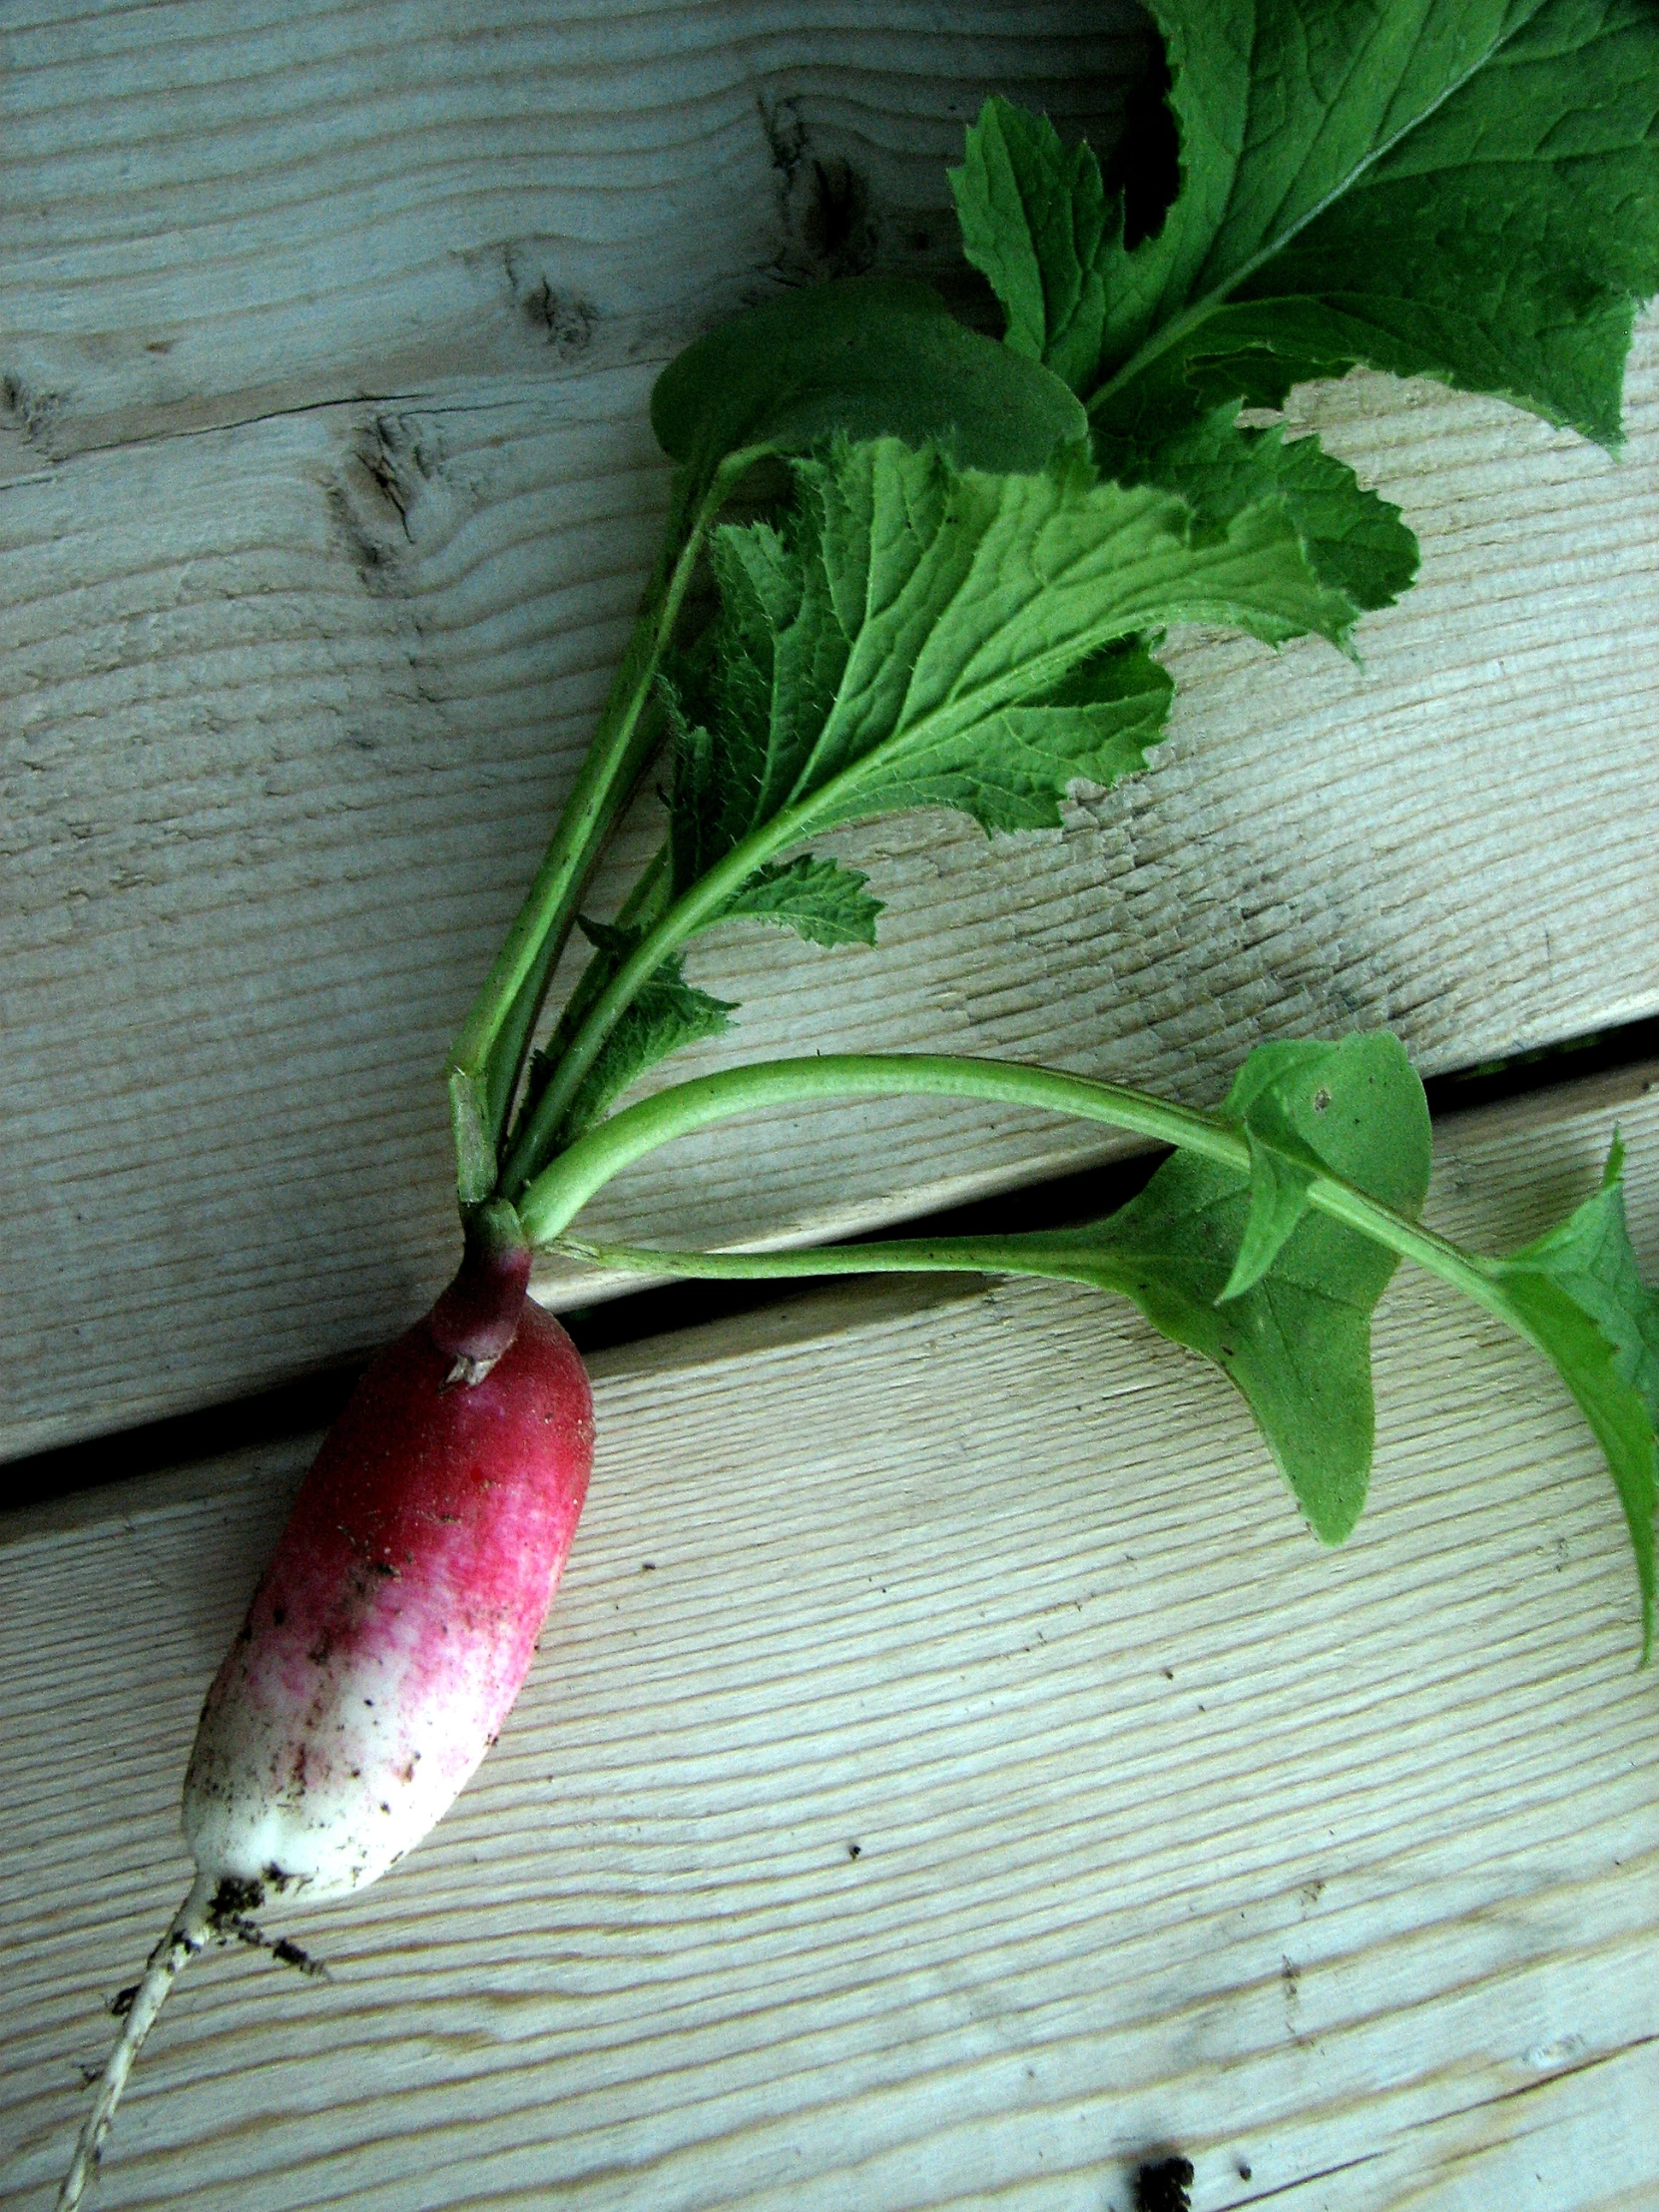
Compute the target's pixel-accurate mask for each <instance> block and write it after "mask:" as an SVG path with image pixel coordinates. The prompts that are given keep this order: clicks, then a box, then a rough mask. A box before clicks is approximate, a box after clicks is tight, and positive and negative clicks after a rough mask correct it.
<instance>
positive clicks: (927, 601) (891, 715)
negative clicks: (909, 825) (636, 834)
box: [672, 439, 1347, 881]
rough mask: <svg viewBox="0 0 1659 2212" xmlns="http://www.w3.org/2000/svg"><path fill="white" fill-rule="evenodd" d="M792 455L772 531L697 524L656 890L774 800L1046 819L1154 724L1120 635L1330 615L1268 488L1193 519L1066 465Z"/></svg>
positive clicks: (838, 451)
mask: <svg viewBox="0 0 1659 2212" xmlns="http://www.w3.org/2000/svg"><path fill="white" fill-rule="evenodd" d="M792 465H793V468H794V473H795V477H796V482H797V487H798V497H797V501H796V503H795V506H794V507H793V509H792V510H791V512H790V513H789V515H788V516H787V517H786V518H785V521H784V523H783V524H782V525H781V526H780V527H777V528H774V527H773V526H771V525H767V524H755V525H751V526H749V527H747V528H742V529H740V528H737V527H735V526H728V527H726V528H724V529H722V530H721V531H720V532H718V533H717V537H716V542H715V549H714V565H715V571H716V575H717V578H718V580H719V583H720V589H721V613H720V616H719V618H718V620H717V622H716V623H715V624H714V625H713V626H712V629H711V631H710V633H709V635H708V637H707V639H706V641H705V648H704V650H703V651H702V652H701V653H700V654H699V655H696V656H693V657H690V658H688V659H687V660H685V661H683V662H682V663H681V665H680V667H679V668H678V669H677V670H676V671H675V675H674V688H673V710H672V711H673V715H674V718H675V720H676V734H677V767H676V780H675V801H674V813H675V839H676V876H677V880H679V881H691V880H695V878H696V876H697V875H698V874H699V873H702V872H704V871H706V870H707V868H708V867H709V865H710V864H711V862H712V860H713V859H714V858H716V857H717V856H718V855H720V854H721V853H723V852H726V851H729V850H730V849H731V848H732V847H733V846H734V845H736V844H738V843H739V842H741V841H742V840H743V839H744V838H746V837H747V836H749V835H750V834H751V833H753V832H754V831H756V830H760V829H762V828H763V827H764V826H766V825H768V824H770V823H772V822H773V821H774V820H776V819H778V818H780V817H781V816H782V815H783V814H784V813H785V812H786V811H790V813H791V818H792V822H794V823H797V824H799V827H800V833H801V834H802V835H806V834H808V833H811V832H815V831H817V830H820V829H822V828H824V827H826V826H827V825H829V824H830V823H840V822H849V821H854V820H858V819H861V818H866V817H868V816H871V815H877V814H885V813H891V812H895V811H897V810H900V809H904V808H910V807H927V806H934V807H938V806H942V807H953V808H957V809H960V810H961V811H962V812H964V813H966V814H969V815H971V816H973V818H974V819H975V820H976V821H977V822H979V823H980V824H981V825H982V826H983V827H984V828H985V829H986V830H1027V829H1038V828H1044V827H1049V826H1052V825H1054V824H1056V823H1057V822H1058V821H1059V819H1060V815H1059V803H1060V800H1061V799H1062V798H1063V797H1064V796H1065V793H1066V792H1067V790H1068V788H1069V787H1070V786H1071V785H1072V784H1073V783H1074V782H1076V781H1078V780H1083V781H1087V782H1089V783H1093V784H1100V785H1109V784H1111V783H1114V782H1115V781H1116V780H1117V779H1118V778H1119V777H1121V776H1123V775H1125V774H1127V773H1129V772H1130V771H1132V770H1134V769H1137V768H1139V767H1140V766H1141V765H1142V763H1143V761H1144V759H1145V753H1146V748H1147V747H1148V745H1150V744H1152V743H1153V742H1154V741H1155V740H1156V738H1157V736H1158V734H1159V730H1160V727H1161V724H1162V719H1163V715H1164V711H1165V708H1166V706H1167V703H1168V699H1169V692H1170V684H1169V679H1168V677H1167V676H1166V675H1165V674H1164V672H1163V671H1162V669H1160V668H1159V667H1158V666H1157V664H1156V663H1155V662H1154V661H1153V660H1152V658H1151V656H1150V654H1149V653H1148V652H1147V650H1146V647H1145V645H1144V644H1143V643H1142V642H1141V637H1142V634H1143V633H1145V632H1148V631H1155V630H1160V629H1161V628H1162V626H1163V625H1164V624H1165V623H1167V622H1220V623H1230V624H1234V625H1237V626H1240V627H1243V628H1246V629H1248V630H1251V631H1253V632H1254V633H1255V634H1256V635H1257V636H1259V637H1265V638H1269V639H1271V640H1274V641H1275V642H1277V641H1279V640H1281V639H1283V638H1286V637H1289V636H1292V635H1294V634H1295V633H1296V632H1297V631H1299V630H1304V629H1308V628H1329V629H1330V630H1331V631H1332V634H1336V635H1340V634H1342V630H1343V625H1344V623H1345V621H1346V618H1347V606H1346V602H1343V601H1341V600H1339V599H1335V598H1334V597H1333V595H1331V594H1329V593H1327V592H1326V591H1325V590H1324V589H1323V588H1322V587H1321V586H1320V585H1319V584H1318V582H1317V581H1316V580H1315V578H1314V577H1313V576H1312V575H1311V573H1310V571H1309V569H1308V565H1307V562H1306V561H1305V559H1304V558H1303V555H1302V551H1301V546H1300V543H1299V540H1298V536H1297V532H1296V530H1295V528H1294V527H1293V525H1292V524H1291V523H1290V522H1289V520H1288V519H1287V517H1286V515H1285V514H1284V512H1283V510H1282V508H1280V507H1279V506H1278V505H1276V504H1270V505H1268V506H1265V507H1257V508H1250V509H1247V510H1245V511H1244V512H1243V513H1242V514H1240V515H1238V516H1236V517H1235V518H1234V519H1233V520H1232V522H1230V523H1229V524H1228V526H1227V527H1226V529H1225V530H1210V529H1201V528H1198V527H1195V525H1194V522H1193V517H1192V514H1191V510H1190V509H1189V508H1188V506H1187V505H1186V503H1185V502H1184V501H1183V500H1180V499H1177V498H1174V497H1172V496H1171V495H1168V494H1165V493H1161V492H1158V491H1155V490H1153V489H1151V488H1150V487H1142V488H1137V489H1125V488H1123V487H1122V486H1119V485H1113V484H1099V483H1096V482H1095V481H1094V480H1093V479H1092V476H1091V475H1090V473H1089V472H1088V471H1087V470H1086V469H1085V468H1084V467H1083V466H1082V465H1081V464H1080V463H1078V462H1076V461H1071V462H1068V463H1067V464H1065V465H1063V466H1061V467H1058V468H1056V469H1054V470H1050V471H1047V472H1045V473H1043V474H1041V475H1034V476H989V475H983V474H980V473H977V472H974V471H964V470H957V469H954V468H952V467H951V465H950V464H949V463H948V462H947V461H946V460H945V459H944V457H943V456H942V455H941V454H939V453H937V452H931V451H922V452H913V451H911V450H909V449H908V448H906V447H904V446H902V445H900V444H898V443H897V442H896V441H895V440H891V439H882V440H878V441H874V442H871V443H868V444H864V445H847V444H845V443H843V442H837V443H836V444H835V445H834V446H833V447H832V448H831V450H830V453H829V454H828V455H827V456H824V457H815V458H812V459H808V460H800V461H796V462H795V463H793V464H792Z"/></svg>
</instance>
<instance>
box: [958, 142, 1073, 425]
mask: <svg viewBox="0 0 1659 2212" xmlns="http://www.w3.org/2000/svg"><path fill="white" fill-rule="evenodd" d="M950 189H951V192H952V194H953V195H954V198H955V202H956V215H957V220H958V221H959V223H960V225H961V230H962V251H963V252H964V253H965V254H966V256H967V258H968V260H969V261H970V262H971V263H972V264H973V266H974V268H975V269H977V270H979V271H980V272H981V273H982V274H983V276H984V277H985V278H986V279H987V281H988V282H989V284H990V287H991V289H992V290H993V291H994V292H995V293H996V295H997V297H998V298H999V299H1000V300H1001V302H1002V305H1003V307H1004V309H1005V311H1006V313H1007V317H1008V330H1007V343H1008V344H1009V345H1010V346H1012V347H1013V349H1014V351H1015V352H1016V353H1023V354H1025V355H1026V356H1027V357H1028V358H1029V359H1031V360H1035V361H1041V362H1043V363H1044V365H1045V366H1046V367H1048V368H1051V369H1052V370H1053V371H1054V373H1055V375H1056V376H1058V377H1060V378H1061V379H1062V380H1063V381H1064V382H1065V383H1067V384H1069V385H1070V386H1071V388H1072V390H1073V391H1081V390H1083V389H1084V388H1085V387H1086V386H1088V385H1092V384H1093V382H1094V381H1095V373H1096V370H1097V368H1098V366H1099V362H1100V346H1101V339H1102V336H1103V334H1104V332H1105V327H1106V288H1105V283H1104V280H1103V278H1102V276H1101V269H1100V262H1101V251H1102V246H1103V244H1104V240H1105V232H1106V193H1105V188H1104V187H1103V185H1102V183H1101V178H1100V164H1099V163H1098V162H1097V161H1096V160H1095V157H1094V154H1093V153H1092V151H1091V150H1090V149H1089V148H1088V147H1087V146H1076V147H1069V148H1068V147H1066V146H1065V145H1063V144H1062V143H1061V140H1060V135H1059V133H1058V132H1057V131H1056V130H1055V129H1054V127H1053V126H1052V124H1050V123H1049V122H1048V120H1047V118H1046V117H1044V116H1034V115H1030V114H1027V112H1026V111H1025V110H1024V109H1023V108H1016V107H1015V106H1014V105H1013V104H1012V103H1011V102H1010V101H1007V100H1002V99H991V100H987V101H986V103H985V105H984V108H983V109H982V110H981V112H980V116H979V120H978V122H977V123H975V124H974V126H973V127H972V129H971V130H970V131H969V132H968V135H967V153H966V158H965V160H964V161H963V164H962V166H961V168H960V169H953V170H951V172H950Z"/></svg>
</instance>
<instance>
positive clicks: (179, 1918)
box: [57, 1875, 219, 2212]
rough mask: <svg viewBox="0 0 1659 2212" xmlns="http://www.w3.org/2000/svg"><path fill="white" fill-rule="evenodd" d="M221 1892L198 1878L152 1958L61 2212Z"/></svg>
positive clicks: (75, 2197) (205, 1935)
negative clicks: (218, 1892)
mask: <svg viewBox="0 0 1659 2212" xmlns="http://www.w3.org/2000/svg"><path fill="white" fill-rule="evenodd" d="M218 1888H219V1885H218V1883H217V1882H216V1881H215V1880H214V1878H213V1877H212V1876H211V1875H201V1876H199V1877H198V1878H197V1881H196V1884H195V1886H194V1888H193V1889H192V1891H191V1893H190V1896H189V1897H188V1898H186V1900H185V1902H184V1904H183V1905H181V1906H180V1908H179V1910H178V1912H177V1913H176V1914H175V1915H174V1918H173V1925H172V1927H171V1928H169V1930H168V1932H167V1934H166V1935H165V1936H163V1937H162V1939H161V1941H160V1942H159V1943H158V1944H157V1945H156V1947H155V1949H154V1950H153V1951H152V1952H151V1953H150V1961H149V1964H148V1965H147V1966H146V1968H145V1973H144V1979H143V1980H142V1981H141V1982H140V1983H139V1985H138V1989H137V1992H136V1993H135V1995H134V1997H133V2001H132V2004H131V2005H130V2006H129V2008H128V2011H127V2017H126V2021H125V2024H124V2025H123V2027H122V2030H121V2039H120V2041H119V2042H118V2043H117V2044H116V2046H115V2048H114V2050H112V2051H111V2053H110V2056H109V2062H108V2064H107V2065H106V2066H105V2068H104V2072H103V2077H102V2079H101V2080H100V2082H99V2085H98V2094H97V2096H96V2097H95V2098H94V2099H93V2105H92V2110H91V2111H90V2112H89V2113H88V2114H87V2118H86V2125H85V2126H84V2127H83V2128H82V2130H81V2135H80V2140H79V2141H78V2142H77V2144H76V2145H75V2157H74V2161H73V2163H72V2164H71V2166H70V2169H69V2172H68V2174H67V2175H66V2176H65V2177H64V2184H63V2187H62V2188H61V2189H60V2190H59V2191H58V2208H57V2212H75V2207H76V2206H77V2205H78V2204H79V2203H80V2201H81V2194H82V2191H83V2190H84V2189H85V2188H86V2185H87V2177H88V2175H89V2174H90V2173H91V2172H92V2169H93V2168H94V2167H95V2166H96V2165H97V2163H98V2159H99V2154H100V2153H101V2151H102V2150H103V2147H104V2138H105V2136H106V2135H107V2134H108V2133H109V2132H110V2122H111V2120H113V2119H114V2118H115V2108H116V2106H117V2105H118V2104H119V2103H120V2102H121V2092H122V2090H123V2089H125V2088H126V2086H127V2076H128V2075H129V2074H130V2073H131V2072H132V2070H133V2060H134V2059H135V2058H136V2057H137V2056H138V2054H139V2050H140V2048H141V2047H142V2045H143V2042H144V2038H145V2037H146V2036H147V2035H148V2034H149V2032H150V2030H151V2028H152V2027H153V2026H154V2025H155V2021H156V2014H157V2013H158V2012H159V2011H160V2010H161V2008H162V2006H163V2004H164V2003H165V2002H166V2000H167V1993H168V1991H169V1990H170V1989H171V1988H172V1986H173V1984H174V1982H175V1981H177V1980H178V1978H179V1976H180V1974H181V1973H182V1972H183V1970H184V1968H185V1967H186V1966H187V1965H188V1964H189V1962H190V1961H191V1959H193V1958H194V1957H195V1956H196V1954H197V1952H198V1951H200V1950H202V1949H204V1948H205V1947H206V1945H207V1943H208V1940H209V1938H210V1936H212V1935H213V1934H214V1932H215V1930H214V1898H215V1893H216V1892H217V1890H218Z"/></svg>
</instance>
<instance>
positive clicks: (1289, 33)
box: [1093, 0, 1659, 443]
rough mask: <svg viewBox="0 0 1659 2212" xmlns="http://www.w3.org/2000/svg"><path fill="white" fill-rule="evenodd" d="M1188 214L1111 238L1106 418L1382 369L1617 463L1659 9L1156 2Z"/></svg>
mask: <svg viewBox="0 0 1659 2212" xmlns="http://www.w3.org/2000/svg"><path fill="white" fill-rule="evenodd" d="M1152 13H1153V15H1154V17H1155V19H1156V20H1157V22H1158V23H1159V25H1160V27H1161V28H1162V30H1163V32H1164V34H1165V38H1166V43H1167V46H1168V51H1169V58H1170V63H1171V69H1172V78H1173V82H1172V90H1171V95H1170V102H1171V106H1172V108H1173V110H1174V113H1175V118H1176V123H1177V127H1178V130H1179V134H1180V140H1181V170H1182V189H1181V192H1180V194H1179V196H1178V197H1177V199H1176V202H1175V204H1174V206H1173V207H1172V208H1171V209H1170V211H1169V214H1168V216H1167V218H1166V220H1165V222H1164V224H1163V227H1162V229H1161V230H1160V231H1159V232H1158V233H1157V234H1156V235H1155V236H1154V237H1151V238H1148V239H1145V240H1143V241H1142V242H1141V243H1140V244H1139V245H1138V246H1136V247H1135V248H1133V249H1132V250H1128V249H1126V248H1125V247H1124V245H1123V242H1122V237H1121V231H1120V232H1117V233H1112V232H1109V233H1108V236H1107V238H1106V241H1105V244H1104V247H1103V249H1102V253H1101V257H1100V261H1099V270H1100V275H1101V277H1102V281H1103V284H1104V290H1105V296H1106V299H1107V301H1108V313H1107V317H1106V326H1105V330H1104V333H1103V339H1102V353H1101V365H1100V370H1099V386H1098V390H1097V392H1096V394H1095V398H1094V402H1093V405H1094V411H1095V413H1096V418H1097V420H1098V421H1100V422H1101V423H1102V424H1103V425H1106V424H1109V422H1110V421H1111V420H1112V419H1113V418H1114V416H1115V415H1117V414H1118V413H1119V412H1120V411H1121V410H1122V409H1123V408H1124V407H1125V406H1126V405H1129V406H1131V407H1132V406H1133V404H1134V400H1135V393H1136V386H1137V384H1138V383H1139V382H1140V380H1141V379H1142V378H1143V377H1147V376H1160V377H1165V376H1167V375H1168V373H1169V370H1170V367H1171V364H1173V363H1179V364H1180V366H1181V368H1182V370H1183V372H1184V373H1185V374H1187V375H1188V376H1189V377H1193V376H1196V377H1197V378H1198V380H1199V381H1200V383H1201V385H1202V386H1203V387H1204V388H1205V389H1207V391H1208V393H1209V395H1210V396H1211V397H1212V398H1217V397H1221V396H1235V395H1246V394H1247V395H1248V396H1249V397H1251V398H1252V399H1254V400H1256V401H1257V402H1258V403H1260V402H1262V401H1264V400H1271V401H1277V400H1278V399H1281V398H1283V396H1284V393H1285V392H1286V390H1287V389H1288V388H1289V385H1290V383H1291V381H1292V380H1293V379H1294V378H1295V377H1297V376H1306V375H1309V374H1311V373H1321V374H1340V373H1343V372H1344V371H1345V370H1346V369H1347V368H1348V367H1349V366H1350V365H1352V364H1353V363H1355V362H1357V361H1364V362H1368V363H1370V364H1371V365H1372V366H1374V367H1378V368H1385V369H1391V370H1394V371H1395V372H1397V373H1398V374H1400V375H1421V374H1427V375H1434V376H1440V377H1444V378H1445V379H1446V380H1447V381H1449V382H1451V383H1453V384H1456V385H1458V386H1459V387H1460V388H1462V389H1464V390H1468V391H1486V392H1495V393H1499V394H1501V395H1503V396H1504V397H1507V398H1509V399H1512V400H1514V401H1516V402H1517V403H1518V404H1520V405H1522V406H1525V407H1530V408H1532V409H1534V410H1535V411H1536V412H1537V413H1539V414H1542V415H1544V416H1546V417H1548V419H1550V420H1551V421H1556V422H1564V423H1570V424H1572V425H1573V426H1575V427H1576V428H1578V429H1579V430H1582V431H1583V432H1584V433H1585V434H1586V435H1588V436H1590V437H1594V438H1598V439H1600V440H1602V441H1603V442H1604V443H1612V442H1614V441H1615V440H1616V438H1617V436H1618V425H1619V387H1620V380H1621V374H1622V368H1623V362H1624V356H1625V352H1626V349H1627V347H1628V344H1629V338H1630V329H1631V322H1632V315H1633V307H1634V303H1635V302H1636V301H1638V300H1640V299H1644V298H1646V297H1647V296H1649V295H1650V294H1651V293H1652V292H1653V291H1654V289H1655V288H1656V287H1659V118H1656V112H1655V101H1654V97H1653V88H1654V81H1655V71H1656V68H1659V19H1656V17H1655V14H1654V11H1653V9H1652V7H1651V6H1650V5H1649V4H1648V0H1415V4H1413V5H1411V6H1408V7H1389V8H1379V7H1377V6H1375V5H1374V4H1372V0H1152Z"/></svg>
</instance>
